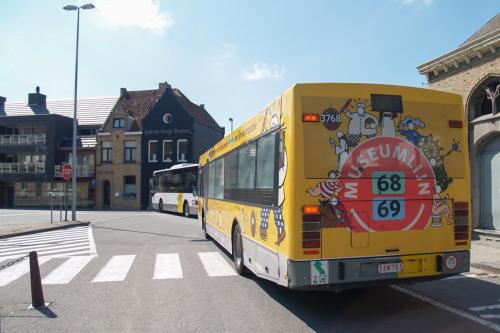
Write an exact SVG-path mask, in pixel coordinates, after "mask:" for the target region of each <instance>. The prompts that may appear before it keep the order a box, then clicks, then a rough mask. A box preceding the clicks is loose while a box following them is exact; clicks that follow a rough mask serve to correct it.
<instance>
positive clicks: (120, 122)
mask: <svg viewBox="0 0 500 333" xmlns="http://www.w3.org/2000/svg"><path fill="white" fill-rule="evenodd" d="M124 127H125V118H114V119H113V128H124Z"/></svg>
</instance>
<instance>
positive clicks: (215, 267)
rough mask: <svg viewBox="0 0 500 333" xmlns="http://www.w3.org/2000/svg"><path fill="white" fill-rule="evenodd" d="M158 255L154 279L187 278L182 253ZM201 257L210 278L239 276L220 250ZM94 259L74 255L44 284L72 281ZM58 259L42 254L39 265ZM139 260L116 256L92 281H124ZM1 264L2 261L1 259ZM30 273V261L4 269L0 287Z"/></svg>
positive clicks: (62, 283) (1, 273)
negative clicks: (182, 262)
mask: <svg viewBox="0 0 500 333" xmlns="http://www.w3.org/2000/svg"><path fill="white" fill-rule="evenodd" d="M155 257H156V258H155V261H154V265H155V266H154V272H153V276H151V279H152V280H169V279H177V280H178V279H183V278H185V274H184V272H183V268H182V264H181V260H180V256H179V253H158V254H156V255H155ZM197 257H198V259H199V261H198V262H197V263H196V264H197V265H199V266H200V267H202V269H203V270H204V271H205V273H206V276H207V277H209V278H212V277H224V276H235V275H237V273H236V271H235V270H234V268H233V265H232V263H231V262H228V261H227V260H226V259H225V258H224V256H223V255H222V254H221V253H220V252H199V253H197ZM94 258H97V256H72V257H69V258H64V261H63V262H62V263H60V264H59V265H58V266H57V267H55V268H54V269H52V270H51V271H50V272H48V273H47V274H46V275H45V276H44V277H42V284H45V285H65V284H69V283H70V282H71V281H72V280H73V279H74V278H75V277H77V276H78V274H80V273H81V272H82V271H83V270H84V269H85V267H87V266H88V265H89V264H90V263H92V261H93V260H94ZM57 259H61V258H57V257H52V256H47V257H41V258H39V265H40V266H42V265H43V264H45V263H47V262H49V261H50V260H57ZM7 261H8V260H7ZM7 261H5V262H7ZM5 262H4V263H5ZM136 262H137V260H136V255H115V256H112V257H111V258H110V259H109V260H108V261H107V262H106V263H105V264H104V266H103V267H102V268H100V270H99V272H98V273H97V274H96V275H95V277H94V278H93V279H92V280H90V281H89V282H90V283H92V284H98V283H105V282H123V281H125V280H126V278H127V275H128V274H129V272H130V270H131V269H132V267H133V265H134V263H136ZM1 264H2V261H0V265H1ZM28 272H29V262H28V260H24V261H22V262H21V263H18V264H15V265H13V266H10V267H8V268H6V269H4V270H2V271H0V287H5V286H7V285H9V284H10V283H12V282H14V281H16V280H17V279H19V278H21V277H23V276H24V275H26V274H27V273H28Z"/></svg>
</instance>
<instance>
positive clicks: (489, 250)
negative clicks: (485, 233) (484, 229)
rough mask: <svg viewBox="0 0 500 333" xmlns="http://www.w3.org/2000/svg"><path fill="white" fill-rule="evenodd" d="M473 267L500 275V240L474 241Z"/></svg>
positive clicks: (493, 238)
mask: <svg viewBox="0 0 500 333" xmlns="http://www.w3.org/2000/svg"><path fill="white" fill-rule="evenodd" d="M470 265H471V267H472V268H478V269H482V270H485V271H488V272H491V273H495V274H500V238H496V237H491V238H482V239H480V240H473V241H472V249H471V264H470Z"/></svg>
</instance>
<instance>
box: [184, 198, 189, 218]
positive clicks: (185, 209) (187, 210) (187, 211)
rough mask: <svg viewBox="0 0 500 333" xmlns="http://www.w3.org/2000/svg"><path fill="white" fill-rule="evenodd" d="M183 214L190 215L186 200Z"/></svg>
mask: <svg viewBox="0 0 500 333" xmlns="http://www.w3.org/2000/svg"><path fill="white" fill-rule="evenodd" d="M182 215H184V217H189V205H188V203H187V202H186V201H184V205H183V206H182Z"/></svg>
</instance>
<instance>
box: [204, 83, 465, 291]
mask: <svg viewBox="0 0 500 333" xmlns="http://www.w3.org/2000/svg"><path fill="white" fill-rule="evenodd" d="M468 156H469V153H468V148H467V124H466V123H465V119H464V110H463V104H462V100H461V98H460V96H458V95H454V94H450V93H444V92H438V91H433V90H429V89H421V88H414V87H403V86H391V85H380V84H340V83H338V84H337V83H321V84H319V83H318V84H296V85H294V86H293V87H291V88H290V89H288V90H287V91H285V92H284V93H283V94H282V95H281V96H279V97H278V98H277V99H276V100H274V101H273V102H272V103H270V104H269V105H268V106H267V107H265V108H264V110H262V111H261V112H259V113H258V114H256V115H255V116H254V117H253V118H251V119H250V120H248V121H247V122H245V123H243V125H242V126H240V127H239V128H238V129H236V130H235V131H234V132H232V133H230V134H229V135H228V136H226V137H225V138H224V139H223V140H222V141H220V142H218V143H217V144H216V145H215V146H214V147H212V148H211V149H210V150H209V151H207V152H206V153H204V154H203V155H202V156H201V157H200V161H199V163H200V175H199V183H200V185H199V187H200V190H201V195H200V197H199V205H198V216H199V219H200V222H201V226H202V228H203V230H204V231H205V235H206V237H207V238H213V239H214V240H215V241H216V242H218V243H220V244H221V245H222V246H223V247H224V248H225V249H226V250H227V251H228V252H229V253H231V254H232V256H233V259H234V262H235V268H236V270H237V272H238V273H240V274H245V273H248V272H249V271H251V272H253V273H254V274H256V275H257V276H259V277H262V278H265V279H268V280H271V281H274V282H276V283H278V284H280V285H283V286H285V287H288V288H292V289H315V288H325V289H330V290H342V289H347V288H352V287H359V286H363V285H371V284H379V283H407V282H415V281H422V280H432V279H438V278H443V277H447V276H450V275H453V274H458V273H462V272H466V271H469V267H470V251H469V250H470V219H471V217H470V215H471V214H470V211H469V207H470V182H469V162H468Z"/></svg>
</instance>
